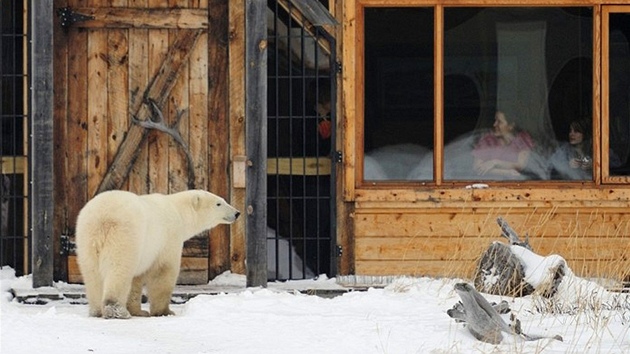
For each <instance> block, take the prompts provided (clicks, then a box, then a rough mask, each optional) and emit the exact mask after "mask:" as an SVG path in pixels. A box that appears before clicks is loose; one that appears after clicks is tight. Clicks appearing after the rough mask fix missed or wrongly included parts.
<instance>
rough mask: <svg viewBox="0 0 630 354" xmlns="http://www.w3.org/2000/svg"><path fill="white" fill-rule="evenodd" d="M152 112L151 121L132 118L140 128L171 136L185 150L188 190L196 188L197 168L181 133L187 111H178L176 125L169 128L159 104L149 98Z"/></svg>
mask: <svg viewBox="0 0 630 354" xmlns="http://www.w3.org/2000/svg"><path fill="white" fill-rule="evenodd" d="M145 104H147V105H148V106H149V108H150V110H151V113H152V116H151V119H147V120H139V119H136V118H135V117H132V121H133V123H135V124H138V125H139V126H141V127H143V128H146V129H155V130H158V131H161V132H163V133H166V134H168V135H170V136H171V137H172V138H173V139H174V140H175V141H176V142H177V143H178V144H179V145H180V146H181V147H182V149H183V150H184V153H185V154H186V160H187V162H188V188H189V189H194V188H195V168H194V163H193V158H192V154H191V153H190V149H189V148H188V144H186V142H185V141H184V139H183V138H182V135H181V134H180V133H179V122H180V121H181V117H182V116H183V115H184V113H186V109H183V110H181V111H180V110H177V118H176V119H175V123H173V126H171V127H168V126H167V125H166V123H165V120H164V114H162V110H161V109H160V107H159V106H158V104H157V103H156V102H155V100H153V99H152V98H148V99H147V100H146V101H145Z"/></svg>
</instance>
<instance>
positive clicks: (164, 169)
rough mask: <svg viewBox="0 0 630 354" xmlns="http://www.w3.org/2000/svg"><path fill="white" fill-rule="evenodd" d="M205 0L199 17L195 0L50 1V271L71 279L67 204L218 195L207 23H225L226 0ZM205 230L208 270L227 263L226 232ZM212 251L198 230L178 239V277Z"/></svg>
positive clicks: (221, 183) (213, 47)
mask: <svg viewBox="0 0 630 354" xmlns="http://www.w3.org/2000/svg"><path fill="white" fill-rule="evenodd" d="M215 2H216V3H217V4H218V5H213V9H212V11H211V12H212V15H210V14H209V11H208V2H207V1H199V0H88V1H81V0H59V1H55V8H56V10H57V14H58V16H59V17H58V19H57V22H58V26H56V33H55V43H54V48H55V104H56V106H55V127H54V128H55V146H56V148H57V149H58V156H57V159H56V162H55V178H56V181H55V191H56V195H55V201H56V211H57V212H56V215H55V230H58V231H59V234H61V235H62V237H61V239H60V240H59V242H57V247H59V253H61V254H65V255H67V256H68V257H67V273H66V274H63V273H64V271H63V269H64V268H65V267H64V266H65V265H66V263H65V262H66V259H65V258H63V257H62V258H60V260H59V261H57V262H56V263H57V267H56V268H58V271H57V274H56V278H61V279H63V278H64V277H67V279H68V281H70V282H80V281H81V277H80V272H79V270H78V268H77V266H76V259H75V256H74V254H73V251H72V249H71V248H72V247H65V245H68V244H69V245H72V243H73V238H74V225H75V221H76V216H77V214H78V211H79V210H80V209H81V207H82V206H83V205H84V204H85V203H86V202H87V201H88V200H89V199H90V198H92V197H93V196H94V195H95V194H97V193H99V192H101V191H105V190H110V189H123V190H129V191H132V192H135V193H139V194H145V193H153V192H159V193H172V192H178V191H182V190H186V189H190V188H202V189H207V190H211V191H213V192H215V193H216V194H220V195H223V196H224V197H227V195H226V194H227V192H228V187H227V176H226V174H227V172H226V171H227V161H228V156H227V151H228V149H226V147H227V146H228V141H227V134H225V129H226V125H227V123H226V122H225V119H226V116H225V114H221V112H224V111H225V107H226V104H225V102H226V95H225V91H226V90H225V85H223V84H222V83H223V81H224V80H214V81H212V82H214V83H215V84H216V85H214V86H213V87H210V84H209V83H210V82H211V80H209V77H210V76H217V75H218V76H220V77H222V76H224V71H225V67H226V63H227V61H226V59H225V58H226V57H227V55H223V54H221V53H222V52H221V48H224V47H225V44H224V43H223V45H221V44H219V43H220V40H223V38H221V33H222V30H219V31H218V32H216V33H215V32H213V31H212V26H210V25H209V23H210V22H212V23H213V24H214V23H225V22H224V21H219V20H220V19H221V18H224V17H225V16H227V0H225V1H215ZM211 16H217V17H218V18H214V20H217V21H212V20H213V19H212V18H211ZM226 31H227V29H226ZM217 53H219V54H217ZM209 58H212V62H210V60H209ZM211 96H212V97H213V99H212V100H210V99H209V97H211ZM179 137H181V139H179ZM130 217H133V215H130ZM212 233H213V239H215V238H216V242H217V244H218V245H219V246H220V247H219V248H221V249H219V250H218V251H220V252H222V253H221V255H222V256H221V257H219V259H216V258H215V259H214V262H215V263H217V262H218V264H215V265H214V266H215V270H213V271H216V270H217V269H218V270H225V269H229V262H230V260H229V250H225V248H226V246H225V245H226V244H228V243H226V242H224V241H225V239H226V238H227V239H229V234H228V229H227V227H222V226H221V227H218V228H217V229H215V230H213V231H212ZM215 233H216V234H217V236H216V237H215V236H214V234H215ZM228 247H229V246H228ZM214 248H215V247H212V246H211V245H210V238H209V237H208V234H207V233H206V234H204V235H200V236H199V237H195V238H193V239H192V240H190V241H188V242H186V244H185V248H184V256H183V258H182V271H181V274H180V278H179V282H180V283H185V284H201V283H206V282H207V281H208V279H209V277H210V273H209V258H210V249H214ZM213 252H215V253H216V252H217V249H214V250H213Z"/></svg>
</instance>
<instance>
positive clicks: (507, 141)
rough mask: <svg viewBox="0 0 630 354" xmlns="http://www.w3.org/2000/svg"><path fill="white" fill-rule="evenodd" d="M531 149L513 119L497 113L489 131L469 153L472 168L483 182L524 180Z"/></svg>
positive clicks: (528, 140)
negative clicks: (486, 180)
mask: <svg viewBox="0 0 630 354" xmlns="http://www.w3.org/2000/svg"><path fill="white" fill-rule="evenodd" d="M533 147H534V141H533V139H532V138H531V136H530V134H529V133H527V132H526V131H524V130H521V129H520V128H519V127H518V126H517V124H516V122H515V121H514V117H512V116H509V115H507V114H506V113H505V112H504V111H497V112H496V114H495V116H494V124H493V126H492V130H491V131H490V132H488V133H486V134H484V135H482V136H481V138H480V139H479V141H478V142H477V144H476V145H475V147H474V149H473V151H472V155H473V158H474V161H473V169H474V171H475V172H476V173H477V174H478V175H479V176H480V177H484V178H487V179H526V176H525V174H524V173H523V172H524V171H525V169H526V167H527V164H528V162H529V158H530V154H531V151H532V148H533Z"/></svg>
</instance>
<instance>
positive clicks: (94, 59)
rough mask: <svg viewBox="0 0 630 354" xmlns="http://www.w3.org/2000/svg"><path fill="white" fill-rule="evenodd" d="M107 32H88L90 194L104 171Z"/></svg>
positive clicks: (94, 189) (92, 193) (105, 162)
mask: <svg viewBox="0 0 630 354" xmlns="http://www.w3.org/2000/svg"><path fill="white" fill-rule="evenodd" d="M107 55H108V48H107V31H105V30H89V31H88V63H87V64H88V67H87V70H88V71H87V76H88V87H87V88H88V91H87V94H88V97H87V99H88V147H87V149H88V150H87V163H88V170H87V178H88V180H87V184H88V186H87V188H88V193H89V194H90V195H94V192H95V191H96V190H97V188H98V186H99V184H100V182H101V180H102V179H103V176H104V175H105V172H106V171H107V149H106V148H105V147H106V146H107V90H108V89H107V62H106V60H105V59H106V58H107Z"/></svg>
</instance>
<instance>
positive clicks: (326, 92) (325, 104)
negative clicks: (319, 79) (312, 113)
mask: <svg viewBox="0 0 630 354" xmlns="http://www.w3.org/2000/svg"><path fill="white" fill-rule="evenodd" d="M315 110H316V111H317V115H318V116H319V121H318V123H317V133H318V134H319V139H320V149H319V150H320V155H324V156H325V155H327V154H328V153H329V152H330V137H331V135H332V122H331V121H330V113H331V111H332V108H331V99H330V88H329V87H328V86H327V85H321V86H320V87H319V97H318V98H317V105H316V106H315Z"/></svg>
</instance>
